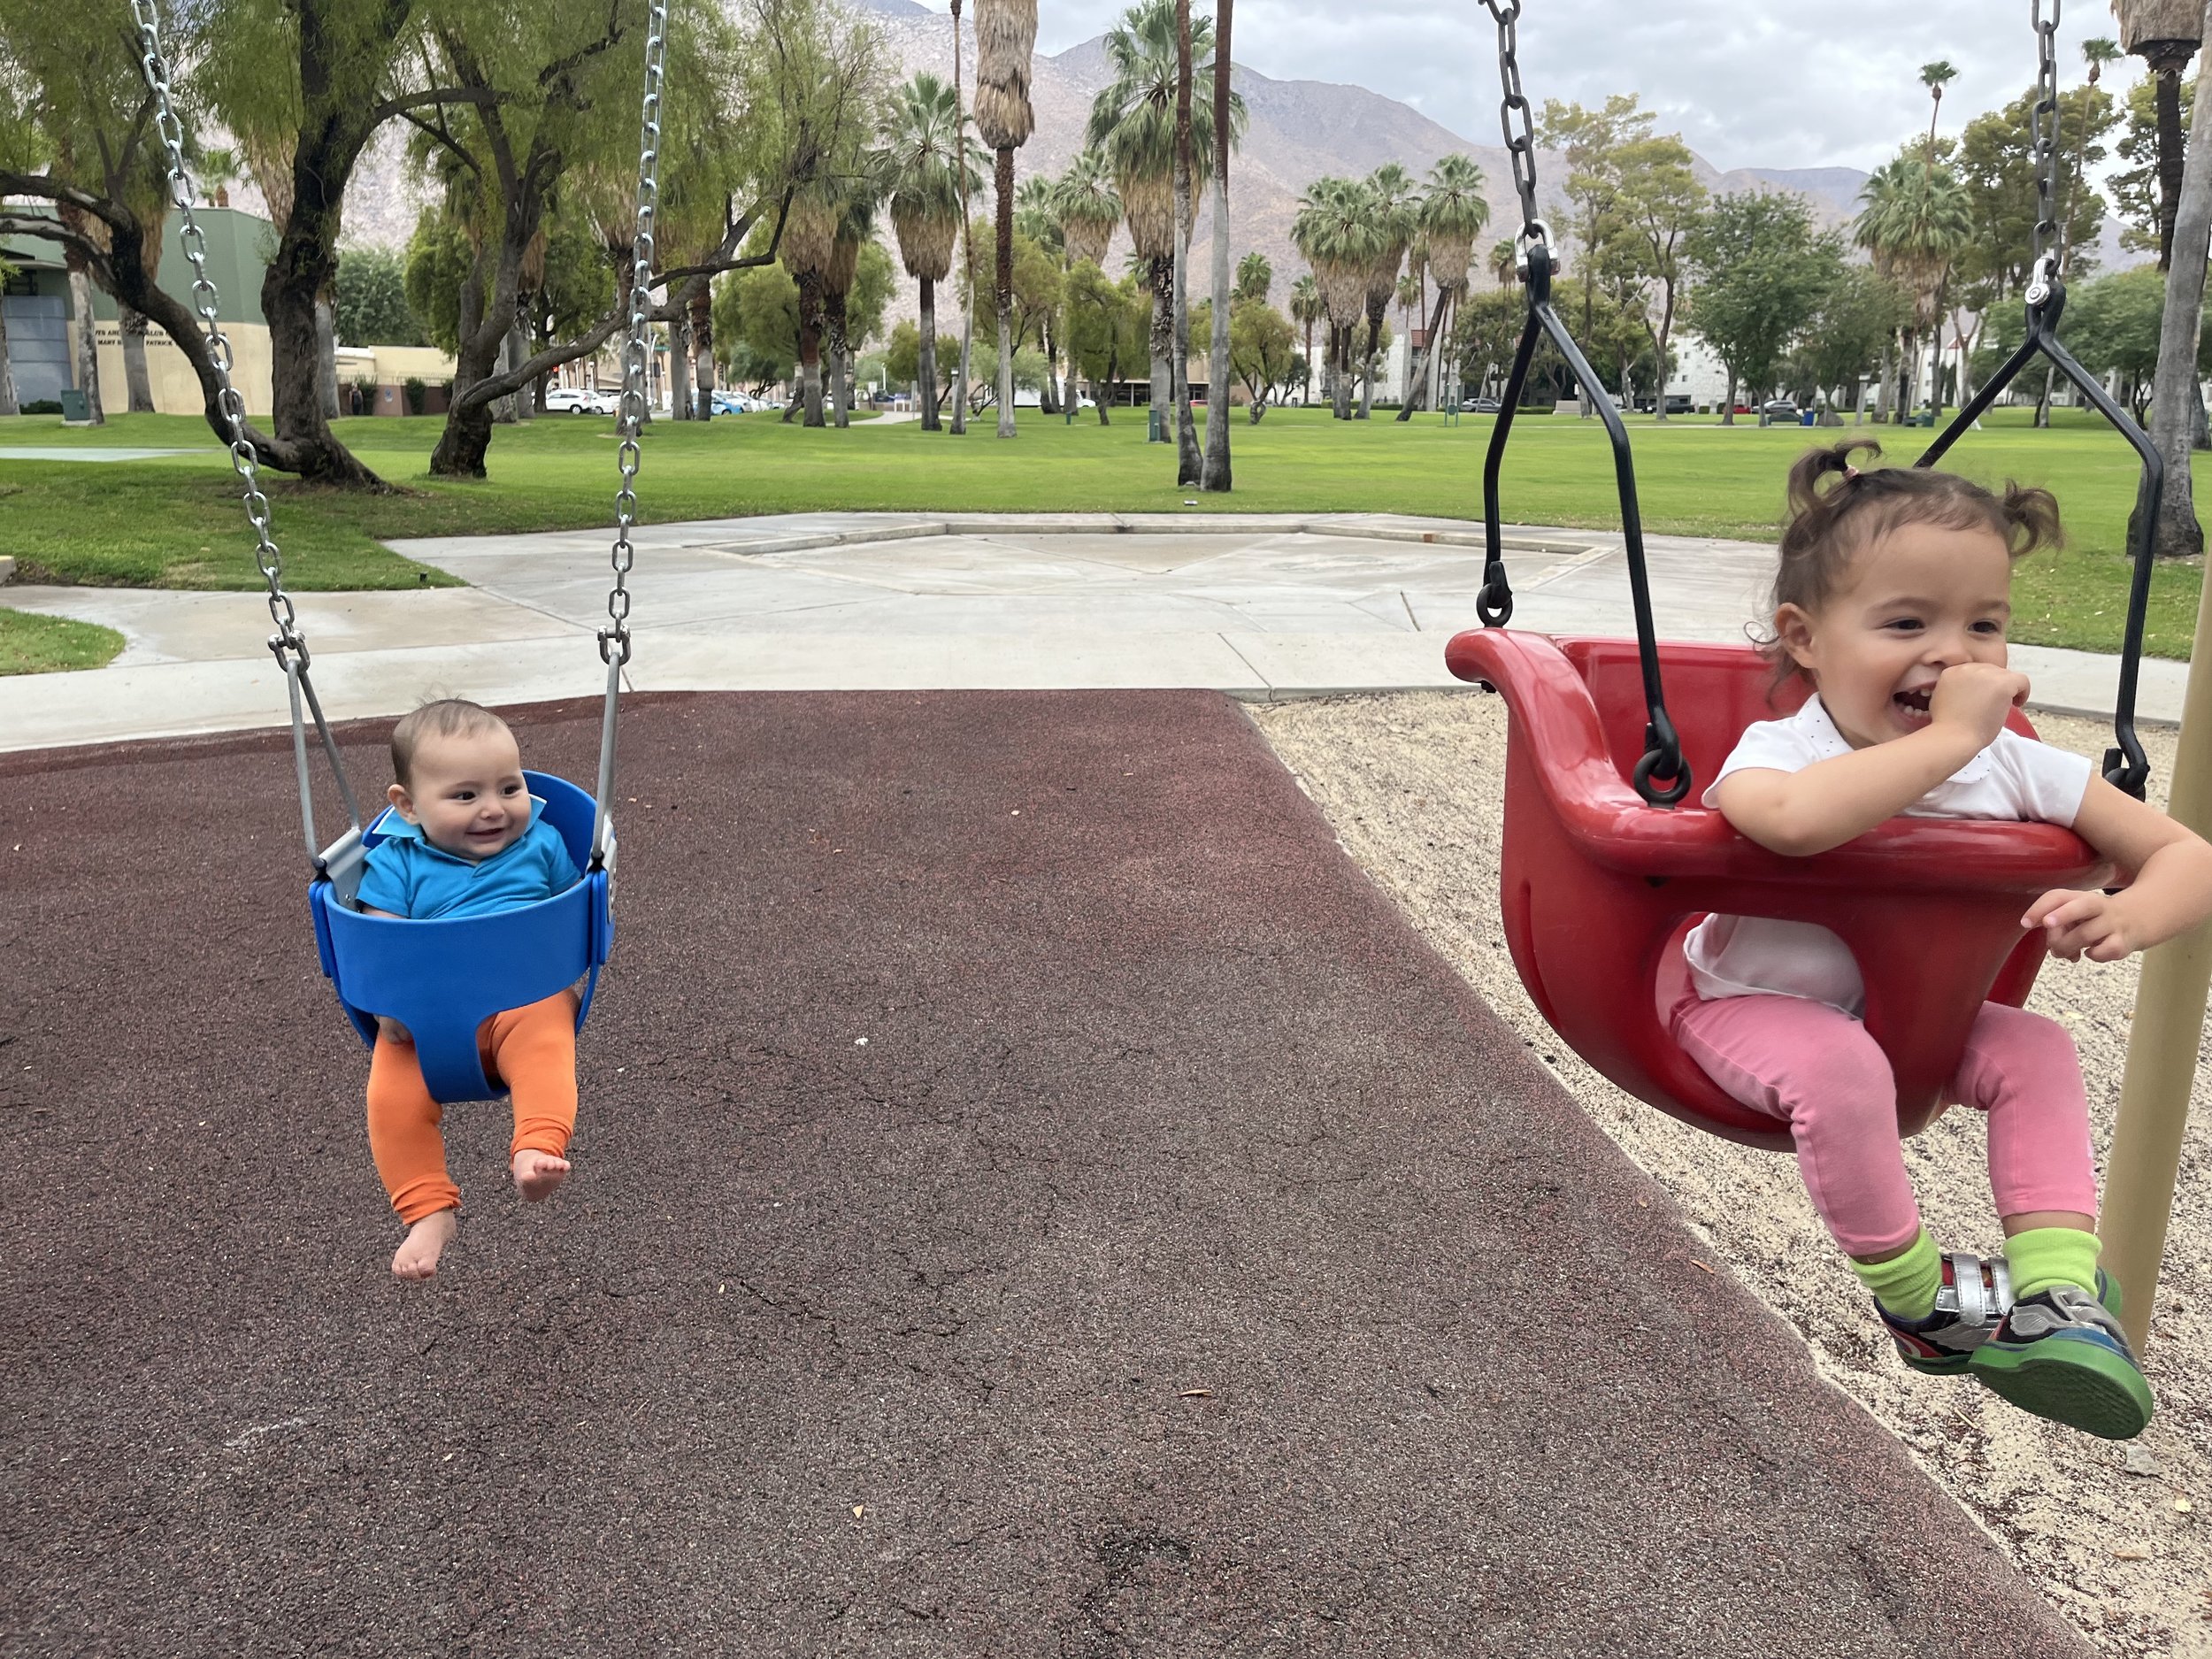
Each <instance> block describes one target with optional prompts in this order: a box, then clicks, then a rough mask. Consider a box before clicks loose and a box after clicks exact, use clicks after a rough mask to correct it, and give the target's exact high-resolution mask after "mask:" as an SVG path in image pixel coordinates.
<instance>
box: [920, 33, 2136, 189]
mask: <svg viewBox="0 0 2212 1659" xmlns="http://www.w3.org/2000/svg"><path fill="white" fill-rule="evenodd" d="M923 4H928V5H929V6H931V7H932V9H933V10H935V11H939V12H942V11H945V10H947V9H948V8H947V6H946V4H945V0H923ZM1125 4H1126V0H1040V4H1039V7H1038V11H1039V12H1040V14H1041V15H1040V34H1039V38H1038V48H1039V50H1041V51H1045V52H1057V51H1061V50H1064V49H1065V48H1067V47H1070V46H1073V45H1076V44H1078V43H1079V42H1083V41H1086V40H1088V39H1090V38H1091V37H1092V36H1094V35H1101V34H1103V33H1104V32H1105V30H1106V29H1107V27H1109V26H1110V24H1111V23H1112V22H1113V20H1114V19H1115V18H1116V17H1118V15H1119V14H1120V13H1121V12H1122V11H1123V10H1124V9H1125ZM1210 7H1211V0H1194V9H1195V10H1196V11H1198V12H1200V13H1201V14H1203V13H1204V12H1208V11H1210ZM2116 34H2117V27H2116V24H2115V22H2114V20H2113V18H2112V16H2111V14H2110V12H2109V10H2108V7H2107V6H2106V5H2105V4H2101V3H2096V0H2072V4H2067V5H2066V6H2065V9H2064V12H2062V24H2061V27H2060V34H2059V40H2060V52H2061V56H2060V74H2061V76H2062V81H2063V83H2064V84H2067V85H2072V84H2074V83H2076V82H2078V81H2079V80H2080V78H2081V74H2082V62H2081V42H2083V41H2084V40H2085V39H2087V38H2089V37H2090V36H2092V35H2116ZM1520 35H1521V67H1522V74H1523V79H1524V84H1525V87H1526V88H1527V91H1528V95H1529V96H1530V98H1531V100H1532V101H1533V102H1534V103H1535V104H1536V105H1537V107H1538V108H1539V109H1540V108H1541V107H1542V105H1543V101H1544V100H1545V99H1546V98H1564V99H1572V100H1575V101H1576V102H1578V103H1582V104H1595V103H1600V102H1602V101H1603V99H1604V98H1605V97H1606V96H1607V95H1608V94H1609V93H1615V92H1634V93H1636V94H1638V95H1639V96H1640V97H1641V98H1642V99H1643V101H1644V103H1645V104H1646V106H1647V107H1649V108H1652V109H1655V110H1657V111H1660V124H1661V127H1662V129H1666V128H1670V127H1671V128H1674V129H1676V130H1678V131H1679V132H1680V133H1681V134H1682V135H1683V137H1684V138H1685V139H1686V141H1687V142H1689V144H1690V147H1691V148H1692V149H1694V150H1696V151H1697V152H1698V153H1699V154H1700V155H1701V156H1703V157H1705V158H1706V159H1707V160H1708V161H1710V162H1712V163H1713V164H1714V165H1716V166H1719V167H1723V168H1729V167H1753V166H1756V167H1825V166H1851V167H1871V166H1873V165H1876V164H1877V163H1878V162H1880V161H1881V160H1882V159H1883V158H1884V157H1886V156H1888V155H1889V154H1891V153H1892V152H1893V151H1894V150H1896V148H1897V146H1898V144H1899V142H1901V140H1903V139H1904V137H1905V136H1906V135H1907V134H1910V133H1912V132H1914V131H1916V130H1917V131H1922V132H1924V131H1925V130H1926V128H1927V119H1928V98H1927V94H1926V93H1925V92H1924V90H1923V89H1922V88H1921V86H1920V81H1919V70H1920V65H1922V64H1924V63H1927V62H1929V61H1930V60H1932V59H1933V58H1948V59H1949V60H1950V61H1951V62H1952V63H1953V64H1954V65H1956V67H1957V69H1958V71H1959V77H1958V79H1957V80H1956V81H1954V82H1953V83H1952V85H1951V88H1950V89H1949V91H1948V92H1947V94H1946V96H1945V98H1944V105H1943V112H1944V121H1943V126H1942V129H1941V130H1943V131H1946V132H1949V133H1954V134H1955V133H1956V132H1957V131H1958V129H1959V127H1961V126H1962V125H1963V124H1964V123H1965V121H1966V120H1967V119H1970V117H1971V116H1973V115H1974V114H1976V113H1978V112H1979V111H1983V110H1986V109H1989V108H1992V107H1993V106H1994V105H1996V104H2001V103H2003V102H2005V101H2006V100H2007V99H2008V98H2010V97H2011V96H2015V95H2016V94H2017V93H2018V92H2020V91H2022V90H2024V88H2026V87H2027V86H2028V85H2029V84H2030V83H2031V82H2032V81H2033V79H2034V74H2035V40H2034V35H2033V33H2032V30H2031V29H2030V27H2029V23H2028V3H2027V0H1854V3H1853V4H1850V5H1849V6H1839V5H1828V4H1814V3H1813V0H1527V4H1526V9H1525V13H1524V15H1523V17H1522V20H1521V27H1520ZM1496 41H1497V32H1496V28H1495V26H1494V25H1493V24H1492V23H1491V21H1490V17H1489V13H1488V12H1486V10H1484V9H1483V7H1482V6H1481V5H1480V4H1478V0H1349V4H1345V3H1344V0H1336V3H1334V4H1324V0H1240V3H1239V4H1238V6H1237V9H1236V38H1235V41H1234V42H1233V46H1234V51H1235V56H1236V59H1237V61H1238V62H1239V63H1240V64H1245V65H1248V66H1250V67H1251V68H1254V69H1256V70H1258V71H1259V72H1260V73H1263V74H1265V75H1271V76H1273V77H1275V78H1277V79H1279V80H1308V81H1350V82H1353V83H1355V84H1356V85H1359V86H1363V87H1366V88H1371V90H1373V91H1376V92H1380V93H1384V94H1386V95H1387V96H1391V97H1394V98H1401V99H1403V100H1404V101H1405V102H1406V103H1408V104H1412V105H1413V106H1414V107H1415V108H1417V109H1418V110H1420V111H1422V112H1423V113H1425V114H1426V115H1427V116H1429V117H1430V118H1431V119H1433V120H1436V121H1439V122H1441V123H1442V124H1443V125H1444V126H1446V127H1450V128H1451V129H1452V130H1453V131H1454V132H1456V133H1459V134H1463V136H1465V137H1468V138H1471V139H1473V140H1475V141H1476V142H1480V143H1493V144H1494V143H1496V142H1498V112H1497V110H1498V106H1497V97H1498V88H1497V53H1496ZM2139 68H2140V65H2139V63H2137V62H2136V61H2135V60H2132V59H2131V60H2129V67H2128V68H2127V70H2126V71H2125V72H2124V73H2123V74H2122V76H2121V77H2120V78H2121V80H2122V81H2129V80H2132V79H2134V77H2135V74H2136V72H2137V71H2138V70H2139ZM2107 84H2108V85H2110V84H2112V83H2111V81H2110V79H2109V78H2108V81H2107Z"/></svg>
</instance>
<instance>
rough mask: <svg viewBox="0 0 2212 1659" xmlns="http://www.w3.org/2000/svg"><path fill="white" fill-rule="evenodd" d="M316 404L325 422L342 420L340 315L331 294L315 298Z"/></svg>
mask: <svg viewBox="0 0 2212 1659" xmlns="http://www.w3.org/2000/svg"><path fill="white" fill-rule="evenodd" d="M315 401H316V403H318V404H319V406H320V408H321V410H322V411H323V419H325V420H335V419H337V418H338V311H337V307H336V306H335V305H334V304H333V303H331V299H330V296H329V295H327V294H319V295H317V296H315Z"/></svg>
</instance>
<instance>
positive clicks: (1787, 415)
mask: <svg viewBox="0 0 2212 1659" xmlns="http://www.w3.org/2000/svg"><path fill="white" fill-rule="evenodd" d="M1759 412H1760V413H1761V414H1763V415H1764V416H1765V417H1766V418H1767V419H1769V420H1777V421H1781V420H1786V421H1789V422H1792V423H1794V422H1795V421H1796V419H1797V417H1798V408H1797V404H1796V403H1795V402H1794V401H1793V400H1792V399H1790V398H1787V397H1778V398H1776V399H1774V400H1773V402H1771V403H1762V404H1760V405H1759Z"/></svg>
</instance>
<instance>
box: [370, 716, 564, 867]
mask: <svg viewBox="0 0 2212 1659" xmlns="http://www.w3.org/2000/svg"><path fill="white" fill-rule="evenodd" d="M388 794H389V795H390V797H391V802H392V804H393V806H394V807H396V808H397V809H398V811H399V815H400V817H402V818H405V819H406V820H407V821H408V822H409V823H410V824H415V825H419V826H421V828H422V833H423V839H424V840H426V841H428V842H429V843H430V844H431V845H432V846H433V847H435V848H437V849H439V850H440V851H441V852H449V853H451V854H452V855H453V856H455V857H457V858H465V859H468V860H469V861H470V862H471V863H472V864H481V863H482V862H483V861H484V860H485V859H487V858H490V857H493V856H496V855H497V854H500V853H503V852H504V851H506V850H507V849H508V848H510V847H511V846H513V845H514V844H515V842H517V841H519V840H521V839H522V837H523V835H524V833H526V831H527V830H528V829H529V827H530V787H529V785H528V784H526V782H524V781H523V777H522V751H521V750H520V749H518V748H517V747H516V745H515V734H514V733H512V732H511V731H509V730H508V729H507V728H506V727H505V726H495V727H490V728H487V729H484V730H480V731H475V732H468V733H461V734H459V735H456V736H452V737H426V738H425V739H424V740H423V741H422V742H421V744H420V745H419V747H418V748H417V749H416V750H415V756H414V763H413V764H412V765H411V767H410V768H409V779H408V781H407V782H406V783H403V784H400V783H396V784H394V785H393V786H392V787H391V788H390V790H389V791H388Z"/></svg>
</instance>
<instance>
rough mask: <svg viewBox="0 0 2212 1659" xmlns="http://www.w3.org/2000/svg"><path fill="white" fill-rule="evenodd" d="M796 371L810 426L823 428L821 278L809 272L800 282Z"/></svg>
mask: <svg viewBox="0 0 2212 1659" xmlns="http://www.w3.org/2000/svg"><path fill="white" fill-rule="evenodd" d="M799 368H800V372H801V374H802V377H803V378H802V381H801V386H802V390H801V394H800V396H801V398H802V400H803V402H804V403H805V404H806V419H805V421H804V423H803V424H805V425H806V426H826V425H827V424H828V423H827V422H826V420H825V419H823V417H822V275H821V273H820V272H818V271H809V272H807V273H805V274H803V276H801V277H800V278H799Z"/></svg>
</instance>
